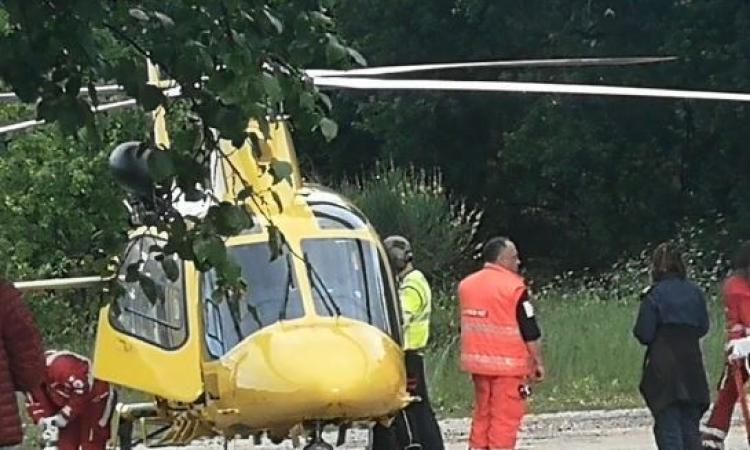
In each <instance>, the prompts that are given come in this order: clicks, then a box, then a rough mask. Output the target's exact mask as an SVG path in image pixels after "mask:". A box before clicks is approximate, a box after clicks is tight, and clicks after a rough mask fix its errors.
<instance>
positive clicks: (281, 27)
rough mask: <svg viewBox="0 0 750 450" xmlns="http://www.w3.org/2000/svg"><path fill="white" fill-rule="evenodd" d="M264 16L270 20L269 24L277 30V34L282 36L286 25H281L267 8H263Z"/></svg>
mask: <svg viewBox="0 0 750 450" xmlns="http://www.w3.org/2000/svg"><path fill="white" fill-rule="evenodd" d="M263 14H264V15H265V16H266V19H268V22H269V23H270V24H271V25H272V26H273V28H274V29H275V30H276V33H278V34H281V33H283V32H284V24H282V23H281V20H279V18H278V17H276V16H274V15H273V13H271V11H269V9H268V7H267V6H265V7H263Z"/></svg>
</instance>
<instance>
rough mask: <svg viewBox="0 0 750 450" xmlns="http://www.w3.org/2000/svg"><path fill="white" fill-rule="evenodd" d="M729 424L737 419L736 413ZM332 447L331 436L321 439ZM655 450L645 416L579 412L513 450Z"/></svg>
mask: <svg viewBox="0 0 750 450" xmlns="http://www.w3.org/2000/svg"><path fill="white" fill-rule="evenodd" d="M734 417H735V419H736V420H737V419H739V418H740V417H741V414H740V413H739V411H736V414H735V416H734ZM441 429H442V430H443V434H444V435H445V439H446V443H447V445H446V448H447V449H448V450H466V448H467V443H466V440H467V436H468V431H469V420H468V419H449V420H445V421H442V422H441ZM326 438H327V440H328V442H334V441H335V437H334V435H327V436H326ZM366 439H367V434H366V432H365V431H364V430H352V431H350V433H349V435H348V439H347V444H346V445H345V446H344V447H342V448H345V449H347V450H365V444H366ZM292 448H293V447H292V445H291V443H289V442H285V443H284V444H282V445H278V446H273V445H268V444H260V445H254V444H252V443H250V442H249V441H244V440H241V441H235V442H230V443H229V445H228V447H227V450H251V449H252V450H282V449H292ZM209 449H210V450H223V445H222V443H221V442H220V441H209V442H205V443H202V444H196V445H193V446H190V447H188V448H187V449H183V450H209ZM532 449H533V450H601V449H607V450H656V445H655V444H654V438H653V435H652V433H651V416H650V415H649V414H648V411H646V410H642V409H639V410H614V411H581V412H564V413H556V414H540V415H536V416H528V417H527V418H526V420H525V421H524V425H523V428H522V431H521V435H520V441H519V444H518V450H532ZM747 449H748V444H747V438H746V436H745V430H744V426H742V425H741V424H740V423H739V422H738V421H736V422H735V423H734V424H733V427H732V430H731V433H730V435H729V439H728V440H727V446H726V450H747Z"/></svg>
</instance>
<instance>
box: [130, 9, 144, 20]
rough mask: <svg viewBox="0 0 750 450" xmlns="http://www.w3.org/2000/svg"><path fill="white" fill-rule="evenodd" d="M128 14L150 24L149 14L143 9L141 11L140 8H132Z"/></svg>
mask: <svg viewBox="0 0 750 450" xmlns="http://www.w3.org/2000/svg"><path fill="white" fill-rule="evenodd" d="M128 14H130V17H132V18H134V19H136V20H140V21H141V22H148V21H149V17H148V14H146V12H145V11H144V10H142V9H139V8H130V10H129V11H128Z"/></svg>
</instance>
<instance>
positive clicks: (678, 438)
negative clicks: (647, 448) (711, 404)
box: [654, 402, 703, 450]
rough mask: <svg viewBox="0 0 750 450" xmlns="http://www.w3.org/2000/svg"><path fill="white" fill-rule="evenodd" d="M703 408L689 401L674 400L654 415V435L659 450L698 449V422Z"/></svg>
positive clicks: (699, 443) (699, 444)
mask: <svg viewBox="0 0 750 450" xmlns="http://www.w3.org/2000/svg"><path fill="white" fill-rule="evenodd" d="M701 416H703V408H702V407H701V406H700V405H695V404H691V403H684V402H676V403H672V404H671V405H669V406H667V407H666V408H664V409H663V410H661V411H659V412H658V413H657V414H656V415H654V437H655V438H656V446H657V447H659V450H700V449H701V448H702V447H701V434H700V431H698V426H699V425H698V424H699V422H700V420H701Z"/></svg>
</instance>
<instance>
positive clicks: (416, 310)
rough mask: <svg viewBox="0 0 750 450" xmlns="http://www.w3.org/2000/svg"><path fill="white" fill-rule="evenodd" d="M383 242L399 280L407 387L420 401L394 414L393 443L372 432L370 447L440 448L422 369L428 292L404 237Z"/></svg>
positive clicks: (429, 307) (429, 300)
mask: <svg viewBox="0 0 750 450" xmlns="http://www.w3.org/2000/svg"><path fill="white" fill-rule="evenodd" d="M383 244H384V245H385V249H386V251H387V252H388V259H389V260H390V262H391V267H392V268H393V270H394V272H396V278H397V280H398V282H399V289H398V293H399V299H400V301H401V311H402V314H403V328H404V353H405V358H406V373H407V377H408V389H409V393H410V394H411V395H413V396H416V397H419V398H420V401H418V402H415V403H412V404H410V405H409V406H407V407H406V408H405V409H404V410H403V411H401V413H400V414H399V415H398V416H397V417H396V420H395V421H394V425H393V426H392V431H395V439H396V444H395V445H394V444H393V442H392V441H391V443H390V445H388V444H385V443H384V441H385V439H383V438H382V437H381V438H378V436H377V433H376V438H375V445H374V448H375V449H379V448H383V449H388V450H392V449H394V448H398V449H424V450H443V448H444V444H443V438H442V435H441V433H440V427H439V426H438V423H437V420H436V419H435V414H434V412H433V410H432V406H431V405H430V398H429V395H428V392H427V383H426V379H425V378H426V377H425V370H424V349H425V347H426V346H427V341H428V340H429V337H430V313H431V312H432V291H431V290H430V285H429V283H428V282H427V279H426V278H425V276H424V274H423V273H422V272H420V271H419V270H417V269H416V268H415V267H414V263H413V252H412V247H411V243H410V242H409V241H408V240H407V239H406V238H404V237H402V236H389V237H387V238H386V239H385V240H384V241H383ZM392 438H393V436H392Z"/></svg>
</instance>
